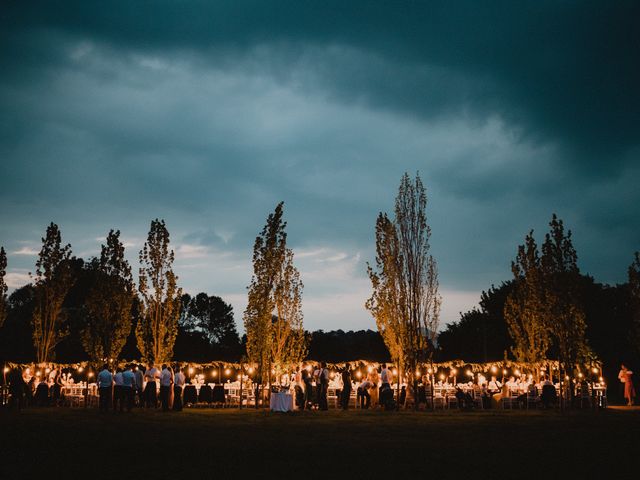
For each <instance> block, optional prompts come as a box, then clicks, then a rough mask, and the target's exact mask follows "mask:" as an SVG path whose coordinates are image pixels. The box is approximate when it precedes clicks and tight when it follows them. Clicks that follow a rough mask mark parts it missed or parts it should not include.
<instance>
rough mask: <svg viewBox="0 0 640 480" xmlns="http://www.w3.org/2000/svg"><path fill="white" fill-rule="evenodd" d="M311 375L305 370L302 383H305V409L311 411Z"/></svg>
mask: <svg viewBox="0 0 640 480" xmlns="http://www.w3.org/2000/svg"><path fill="white" fill-rule="evenodd" d="M311 380H312V379H311V374H310V373H309V371H308V370H307V369H306V368H305V369H304V370H302V381H303V382H304V407H303V408H305V409H309V410H311V407H312V406H313V384H312V383H311Z"/></svg>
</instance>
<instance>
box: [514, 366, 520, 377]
mask: <svg viewBox="0 0 640 480" xmlns="http://www.w3.org/2000/svg"><path fill="white" fill-rule="evenodd" d="M513 373H514V374H515V376H516V377H519V376H520V370H518V369H517V368H516V371H515V372H513Z"/></svg>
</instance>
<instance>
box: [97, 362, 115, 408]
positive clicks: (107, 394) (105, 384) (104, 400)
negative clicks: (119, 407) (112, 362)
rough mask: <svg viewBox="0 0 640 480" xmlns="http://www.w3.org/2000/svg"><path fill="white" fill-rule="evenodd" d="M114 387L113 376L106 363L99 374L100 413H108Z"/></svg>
mask: <svg viewBox="0 0 640 480" xmlns="http://www.w3.org/2000/svg"><path fill="white" fill-rule="evenodd" d="M112 386H113V376H112V375H111V372H110V371H109V366H108V365H107V364H106V363H105V364H104V365H103V366H102V370H101V371H100V373H98V393H99V395H100V411H101V412H108V411H109V407H110V406H111V405H110V404H111V389H112Z"/></svg>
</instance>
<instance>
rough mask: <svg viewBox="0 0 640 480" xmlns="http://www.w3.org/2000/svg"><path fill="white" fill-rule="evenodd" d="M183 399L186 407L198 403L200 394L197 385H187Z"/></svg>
mask: <svg viewBox="0 0 640 480" xmlns="http://www.w3.org/2000/svg"><path fill="white" fill-rule="evenodd" d="M182 399H183V402H184V404H185V405H193V404H195V403H198V392H197V391H196V386H195V385H185V386H184V392H183V394H182Z"/></svg>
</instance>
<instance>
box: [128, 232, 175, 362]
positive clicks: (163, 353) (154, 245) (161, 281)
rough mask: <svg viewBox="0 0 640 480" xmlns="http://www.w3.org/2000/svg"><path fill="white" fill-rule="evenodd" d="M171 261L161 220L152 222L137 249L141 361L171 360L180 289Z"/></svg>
mask: <svg viewBox="0 0 640 480" xmlns="http://www.w3.org/2000/svg"><path fill="white" fill-rule="evenodd" d="M174 258H175V256H174V252H173V250H170V249H169V231H168V230H167V227H166V224H165V222H164V220H158V219H155V220H153V221H152V222H151V228H150V230H149V235H148V237H147V241H146V242H145V244H144V246H143V248H142V250H140V264H141V267H140V271H139V282H138V291H139V292H140V296H141V297H142V312H141V316H140V320H139V321H138V325H137V326H136V339H137V343H138V349H139V350H140V352H141V353H142V356H143V358H144V359H145V360H147V361H153V362H156V363H162V362H166V361H168V360H170V359H171V356H172V355H173V345H174V343H175V341H176V335H177V333H178V319H179V318H180V305H181V302H180V297H181V295H182V290H181V289H180V288H178V286H177V280H178V278H177V277H176V275H175V274H174V273H173V269H172V266H173V261H174Z"/></svg>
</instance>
